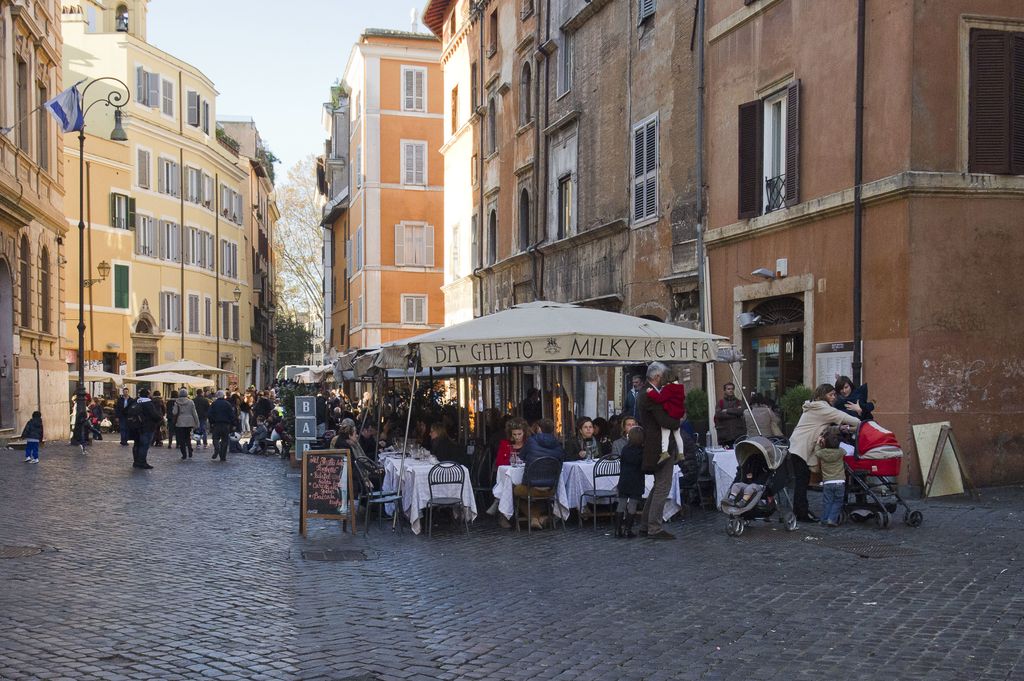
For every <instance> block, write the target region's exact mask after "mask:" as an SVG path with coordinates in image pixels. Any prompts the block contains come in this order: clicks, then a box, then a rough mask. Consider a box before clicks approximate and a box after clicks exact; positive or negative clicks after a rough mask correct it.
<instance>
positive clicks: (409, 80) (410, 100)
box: [405, 69, 416, 110]
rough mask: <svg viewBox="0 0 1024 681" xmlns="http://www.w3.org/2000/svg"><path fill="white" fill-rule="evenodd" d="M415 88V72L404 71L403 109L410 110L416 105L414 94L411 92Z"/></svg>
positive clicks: (410, 70)
mask: <svg viewBox="0 0 1024 681" xmlns="http://www.w3.org/2000/svg"><path fill="white" fill-rule="evenodd" d="M414 88H415V72H414V71H413V70H412V69H406V71H405V108H406V110H412V109H413V108H415V105H416V94H415V92H413V90H414Z"/></svg>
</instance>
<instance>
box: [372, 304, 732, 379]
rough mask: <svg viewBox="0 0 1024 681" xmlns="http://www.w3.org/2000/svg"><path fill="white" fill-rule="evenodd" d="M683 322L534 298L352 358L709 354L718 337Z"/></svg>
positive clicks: (399, 364) (701, 358) (691, 358)
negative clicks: (668, 321) (534, 300)
mask: <svg viewBox="0 0 1024 681" xmlns="http://www.w3.org/2000/svg"><path fill="white" fill-rule="evenodd" d="M724 340H726V339H725V338H723V337H722V336H716V335H713V334H709V333H704V332H702V331H696V330H694V329H689V328H686V327H683V326H676V325H674V324H665V323H663V322H657V321H653V320H650V319H644V318H642V317H634V316H632V315H626V314H620V313H617V312H606V311H604V310H594V309H590V308H585V307H579V306H576V305H570V304H566V303H554V302H550V301H537V302H534V303H525V304H522V305H516V306H514V307H512V308H510V309H508V310H503V311H501V312H496V313H494V314H491V315H487V316H484V317H478V318H476V319H472V320H470V321H467V322H463V323H461V324H455V325H453V326H449V327H446V328H443V329H438V330H436V331H431V332H429V333H425V334H422V335H419V336H415V337H413V338H408V339H405V340H402V341H395V342H393V343H387V344H385V345H382V346H381V348H380V349H379V351H377V352H376V353H374V352H368V353H365V354H363V355H361V356H359V357H357V358H356V362H355V365H356V370H357V372H358V373H362V370H363V369H364V368H369V367H368V366H367V365H371V366H374V367H378V368H386V369H394V368H404V367H407V366H408V365H409V361H410V359H412V358H413V357H414V356H418V358H419V364H420V366H421V367H423V368H430V367H451V366H460V367H466V366H492V365H501V364H545V363H578V364H587V363H610V364H632V363H640V362H653V361H662V362H701V363H705V362H714V361H715V360H716V358H717V356H718V345H719V341H724Z"/></svg>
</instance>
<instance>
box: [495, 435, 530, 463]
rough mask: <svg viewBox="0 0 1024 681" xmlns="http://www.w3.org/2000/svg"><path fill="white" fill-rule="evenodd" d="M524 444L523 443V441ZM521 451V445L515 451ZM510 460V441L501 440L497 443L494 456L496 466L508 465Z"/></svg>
mask: <svg viewBox="0 0 1024 681" xmlns="http://www.w3.org/2000/svg"><path fill="white" fill-rule="evenodd" d="M524 444H525V443H524ZM521 451H522V445H520V449H518V450H516V453H517V454H518V453H519V452H521ZM511 462H512V443H511V442H509V441H508V440H502V441H501V442H499V443H498V456H497V457H496V461H495V464H494V465H496V466H508V465H509V464H510V463H511Z"/></svg>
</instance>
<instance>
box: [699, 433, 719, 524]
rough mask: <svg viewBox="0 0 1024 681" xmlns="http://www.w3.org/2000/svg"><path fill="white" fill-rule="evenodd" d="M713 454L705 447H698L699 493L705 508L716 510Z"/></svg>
mask: <svg viewBox="0 0 1024 681" xmlns="http://www.w3.org/2000/svg"><path fill="white" fill-rule="evenodd" d="M713 468H714V464H713V463H712V462H711V456H709V455H708V452H707V450H705V449H704V448H703V447H698V448H697V495H698V498H699V500H700V507H701V509H703V510H712V511H713V510H715V509H716V508H717V507H718V504H717V502H716V501H715V494H716V491H715V489H716V487H715V471H714V470H713Z"/></svg>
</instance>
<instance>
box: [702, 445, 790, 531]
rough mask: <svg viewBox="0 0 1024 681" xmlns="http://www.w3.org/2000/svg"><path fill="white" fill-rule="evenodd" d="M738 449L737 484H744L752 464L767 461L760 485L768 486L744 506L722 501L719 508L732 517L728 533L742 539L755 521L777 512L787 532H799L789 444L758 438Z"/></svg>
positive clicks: (764, 463) (727, 526)
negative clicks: (794, 502)
mask: <svg viewBox="0 0 1024 681" xmlns="http://www.w3.org/2000/svg"><path fill="white" fill-rule="evenodd" d="M735 450H736V464H737V468H736V470H737V481H741V480H742V479H743V476H744V473H745V472H746V471H747V470H750V469H751V466H750V464H751V463H757V464H760V463H762V462H763V469H765V473H764V475H763V477H762V478H761V479H759V480H757V482H758V483H760V482H762V481H763V482H764V484H763V485H762V486H761V489H760V491H759V492H757V493H756V494H754V495H753V496H752V497H751V498H750V499H749V500H748V501H747V502H746V503H745V504H743V505H742V506H732V505H730V504H729V503H727V500H725V499H722V500H721V501H720V502H719V509H720V510H721V511H722V513H725V514H726V516H728V518H729V520H728V523H727V524H726V526H725V533H726V534H727V535H729V536H730V537H738V536H740V535H741V534H743V530H744V529H746V526H747V525H748V524H750V522H751V521H752V520H757V519H767V518H771V517H772V516H773V515H774V514H775V513H776V511H778V512H779V522H782V523H785V524H786V529H787V530H790V531H792V530H795V529H796V516H795V515H794V514H793V490H792V484H793V466H792V464H791V463H790V461H789V441H788V440H786V439H785V438H767V437H761V436H760V435H758V436H754V437H749V438H746V439H744V440H740V441H739V442H737V443H736V445H735ZM751 457H760V460H759V461H754V462H748V460H749V459H750V458H751Z"/></svg>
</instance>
